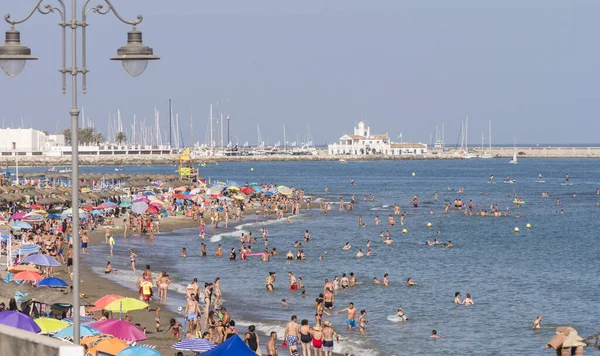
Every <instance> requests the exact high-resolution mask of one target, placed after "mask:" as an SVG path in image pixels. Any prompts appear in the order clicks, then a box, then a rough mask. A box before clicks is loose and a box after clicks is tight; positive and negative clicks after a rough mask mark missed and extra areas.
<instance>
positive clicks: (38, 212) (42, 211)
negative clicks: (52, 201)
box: [32, 209, 48, 216]
mask: <svg viewBox="0 0 600 356" xmlns="http://www.w3.org/2000/svg"><path fill="white" fill-rule="evenodd" d="M32 213H34V214H40V215H44V216H46V215H48V212H47V211H46V210H42V209H40V210H34V211H32Z"/></svg>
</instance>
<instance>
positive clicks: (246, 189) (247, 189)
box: [240, 187, 262, 194]
mask: <svg viewBox="0 0 600 356" xmlns="http://www.w3.org/2000/svg"><path fill="white" fill-rule="evenodd" d="M261 190H262V189H261ZM240 192H242V193H244V194H254V193H256V190H255V189H254V188H252V187H243V188H242V189H240Z"/></svg>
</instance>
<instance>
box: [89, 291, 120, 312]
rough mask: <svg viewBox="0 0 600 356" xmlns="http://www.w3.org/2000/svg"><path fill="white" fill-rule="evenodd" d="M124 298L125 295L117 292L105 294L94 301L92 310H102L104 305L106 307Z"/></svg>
mask: <svg viewBox="0 0 600 356" xmlns="http://www.w3.org/2000/svg"><path fill="white" fill-rule="evenodd" d="M123 298H125V297H123V296H120V295H116V294H108V295H105V296H104V297H102V298H100V299H98V300H97V301H96V302H94V306H93V307H91V308H90V311H98V310H102V309H104V307H106V306H107V305H109V304H110V303H112V302H114V301H115V300H119V299H123Z"/></svg>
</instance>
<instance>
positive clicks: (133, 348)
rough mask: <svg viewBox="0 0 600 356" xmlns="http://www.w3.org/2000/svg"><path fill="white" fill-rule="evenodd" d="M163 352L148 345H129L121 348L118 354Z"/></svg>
mask: <svg viewBox="0 0 600 356" xmlns="http://www.w3.org/2000/svg"><path fill="white" fill-rule="evenodd" d="M161 355H162V354H161V353H160V352H159V351H157V350H155V349H151V348H149V347H146V346H129V347H128V348H126V349H123V350H121V352H119V353H118V354H117V356H161Z"/></svg>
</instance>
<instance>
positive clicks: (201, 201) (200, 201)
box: [192, 195, 204, 204]
mask: <svg viewBox="0 0 600 356" xmlns="http://www.w3.org/2000/svg"><path fill="white" fill-rule="evenodd" d="M192 202H194V203H196V204H199V203H203V202H204V199H202V197H201V196H199V195H195V196H194V197H193V198H192Z"/></svg>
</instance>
